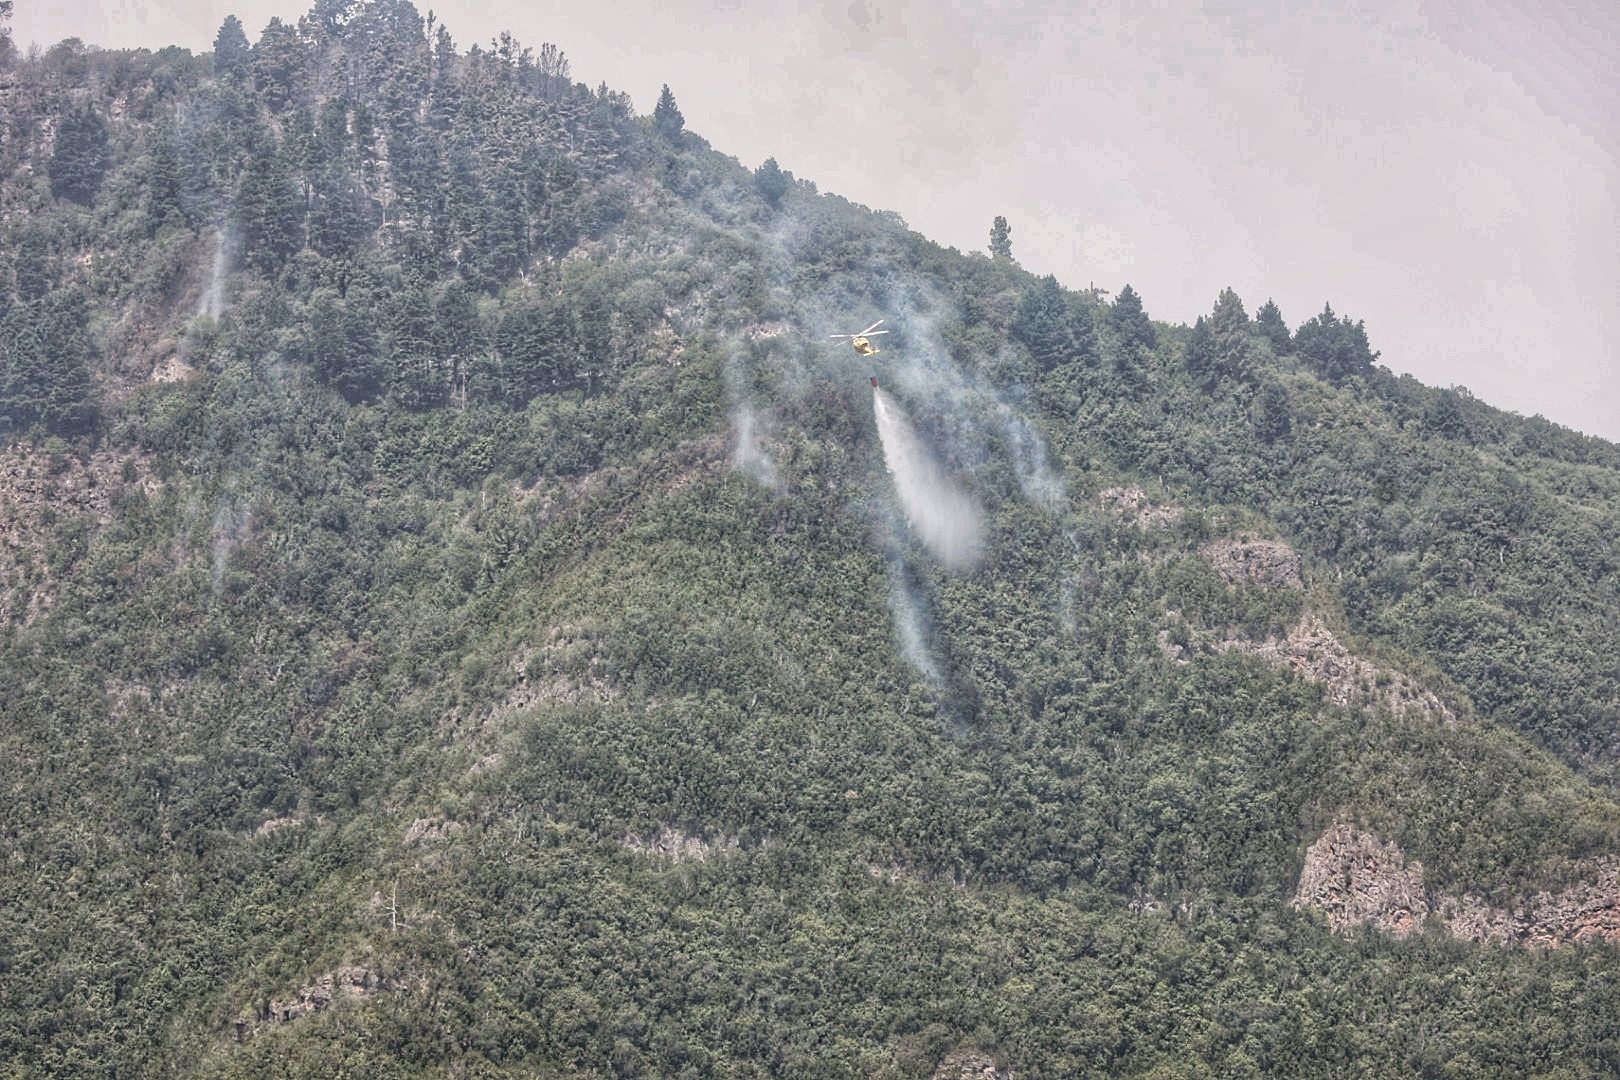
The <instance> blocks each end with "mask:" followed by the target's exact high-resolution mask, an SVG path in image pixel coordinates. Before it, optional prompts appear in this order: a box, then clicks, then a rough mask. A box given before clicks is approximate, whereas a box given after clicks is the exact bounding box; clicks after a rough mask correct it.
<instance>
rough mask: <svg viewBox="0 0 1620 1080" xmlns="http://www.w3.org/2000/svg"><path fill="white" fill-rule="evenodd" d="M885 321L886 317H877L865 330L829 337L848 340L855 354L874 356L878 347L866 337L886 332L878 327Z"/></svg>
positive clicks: (836, 339) (835, 339)
mask: <svg viewBox="0 0 1620 1080" xmlns="http://www.w3.org/2000/svg"><path fill="white" fill-rule="evenodd" d="M887 321H888V320H887V319H879V320H878V321H877V322H875V323H873V324H872V325H871V326H868V327H867V328H866V329H865V330H862V331H861V332H860V333H858V334H833V335H831V337H832V339H833V340H834V341H848V342H849V343H850V344H851V345H853V346H855V355H857V356H876V355H877V353H878V347H877V346H876V345H874V344H872V342H871V341H869V340H868V339H869V338H875V337H877V336H878V335H879V334H887V333H888V331H887V330H879V329H878V327H880V326H882V325H883V324H884V323H885V322H887Z"/></svg>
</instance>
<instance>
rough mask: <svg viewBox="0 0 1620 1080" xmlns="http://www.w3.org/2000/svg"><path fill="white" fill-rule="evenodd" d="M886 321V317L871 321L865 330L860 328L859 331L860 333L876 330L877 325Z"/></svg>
mask: <svg viewBox="0 0 1620 1080" xmlns="http://www.w3.org/2000/svg"><path fill="white" fill-rule="evenodd" d="M887 321H888V320H887V319H879V320H878V321H877V322H875V323H873V324H872V325H871V326H868V327H867V328H866V329H865V330H862V331H861V333H862V334H870V333H871V332H872V331H874V330H876V329H877V328H878V327H880V326H882V325H883V324H884V323H885V322H887ZM885 333H887V331H885Z"/></svg>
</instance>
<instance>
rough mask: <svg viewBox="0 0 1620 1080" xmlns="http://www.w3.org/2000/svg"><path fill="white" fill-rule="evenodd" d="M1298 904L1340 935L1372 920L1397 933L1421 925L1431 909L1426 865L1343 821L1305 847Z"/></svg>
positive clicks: (1406, 933)
mask: <svg viewBox="0 0 1620 1080" xmlns="http://www.w3.org/2000/svg"><path fill="white" fill-rule="evenodd" d="M1294 907H1296V908H1305V907H1311V908H1316V909H1317V910H1319V911H1321V912H1322V914H1324V915H1326V916H1327V921H1328V925H1329V926H1331V927H1332V928H1333V929H1334V930H1336V931H1339V932H1341V933H1342V932H1344V931H1346V930H1349V929H1351V928H1353V927H1357V926H1361V925H1362V924H1364V923H1370V924H1372V925H1373V926H1376V927H1377V928H1378V929H1380V930H1383V931H1386V932H1388V933H1391V934H1394V935H1395V936H1396V937H1405V936H1406V935H1408V934H1410V933H1412V932H1413V931H1415V930H1419V929H1421V928H1422V926H1423V923H1424V921H1425V920H1426V919H1428V917H1429V910H1430V908H1429V896H1428V891H1427V890H1426V889H1425V888H1424V887H1423V865H1422V864H1421V863H1416V862H1408V861H1407V859H1406V856H1405V855H1404V854H1403V853H1402V852H1401V849H1400V848H1399V847H1397V846H1396V845H1395V844H1393V843H1390V842H1389V841H1386V840H1380V839H1379V838H1378V837H1376V836H1374V835H1372V834H1371V833H1368V832H1363V831H1362V830H1360V829H1358V828H1356V827H1355V826H1354V825H1352V824H1350V823H1349V822H1344V821H1341V822H1338V823H1337V824H1335V825H1333V826H1332V827H1331V828H1329V829H1328V831H1327V832H1325V833H1323V834H1322V837H1321V839H1319V840H1317V841H1316V843H1314V844H1312V845H1311V846H1310V847H1309V848H1307V849H1306V850H1305V869H1304V870H1303V871H1301V872H1300V875H1299V888H1298V889H1296V890H1295V892H1294Z"/></svg>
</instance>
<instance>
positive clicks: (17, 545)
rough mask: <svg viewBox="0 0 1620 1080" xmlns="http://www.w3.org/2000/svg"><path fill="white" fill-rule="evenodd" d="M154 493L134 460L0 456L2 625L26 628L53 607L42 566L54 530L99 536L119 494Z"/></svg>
mask: <svg viewBox="0 0 1620 1080" xmlns="http://www.w3.org/2000/svg"><path fill="white" fill-rule="evenodd" d="M156 487H157V482H156V480H155V479H154V478H153V477H152V475H151V472H150V470H149V469H148V468H147V466H146V462H145V461H144V460H143V459H142V458H140V457H139V456H137V455H130V454H116V453H111V452H109V451H98V452H96V453H93V454H90V455H88V456H84V457H81V456H76V455H73V454H66V453H59V454H53V453H49V452H47V451H44V450H41V449H38V448H35V447H29V446H23V445H17V446H11V447H7V448H6V449H5V450H0V625H3V624H5V623H7V622H10V621H11V620H12V619H13V618H20V619H22V620H23V621H24V622H28V621H31V620H32V619H34V618H35V617H36V616H38V615H39V614H41V613H42V612H44V611H46V610H48V609H49V608H50V607H51V605H52V604H53V603H54V602H55V595H56V593H55V583H54V582H53V581H52V580H51V578H50V576H49V573H48V572H47V570H46V568H45V567H44V566H43V561H44V555H45V550H46V544H47V540H48V538H49V536H50V532H51V527H52V525H54V524H55V523H56V522H57V521H58V520H60V519H62V518H88V519H89V520H90V521H91V522H92V523H93V524H94V525H95V526H96V527H98V528H99V527H100V526H103V525H106V524H107V523H108V522H110V521H111V520H112V504H113V500H114V499H115V498H116V497H117V496H118V495H119V494H120V493H122V492H123V491H126V490H129V489H132V488H134V489H139V490H143V491H148V492H150V491H153V490H156ZM25 584H26V586H27V587H26V589H23V588H21V587H22V586H24V585H25Z"/></svg>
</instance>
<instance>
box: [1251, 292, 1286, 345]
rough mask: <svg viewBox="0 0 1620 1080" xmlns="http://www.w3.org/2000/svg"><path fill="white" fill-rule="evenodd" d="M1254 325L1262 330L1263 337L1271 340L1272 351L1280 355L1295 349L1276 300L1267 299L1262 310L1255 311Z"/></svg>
mask: <svg viewBox="0 0 1620 1080" xmlns="http://www.w3.org/2000/svg"><path fill="white" fill-rule="evenodd" d="M1254 326H1255V329H1256V330H1259V331H1260V336H1261V337H1263V338H1265V339H1266V340H1267V341H1269V342H1271V348H1272V351H1273V352H1275V353H1276V354H1277V355H1278V356H1282V355H1283V354H1285V353H1288V352H1291V351H1292V350H1293V347H1294V341H1293V337H1292V335H1290V334H1289V332H1288V324H1287V323H1285V322H1283V317H1282V312H1281V311H1280V310H1278V308H1277V305H1276V303H1275V302H1273V301H1271V300H1267V301H1266V302H1265V303H1264V304H1262V305H1261V307H1260V310H1259V311H1257V312H1255V313H1254Z"/></svg>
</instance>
